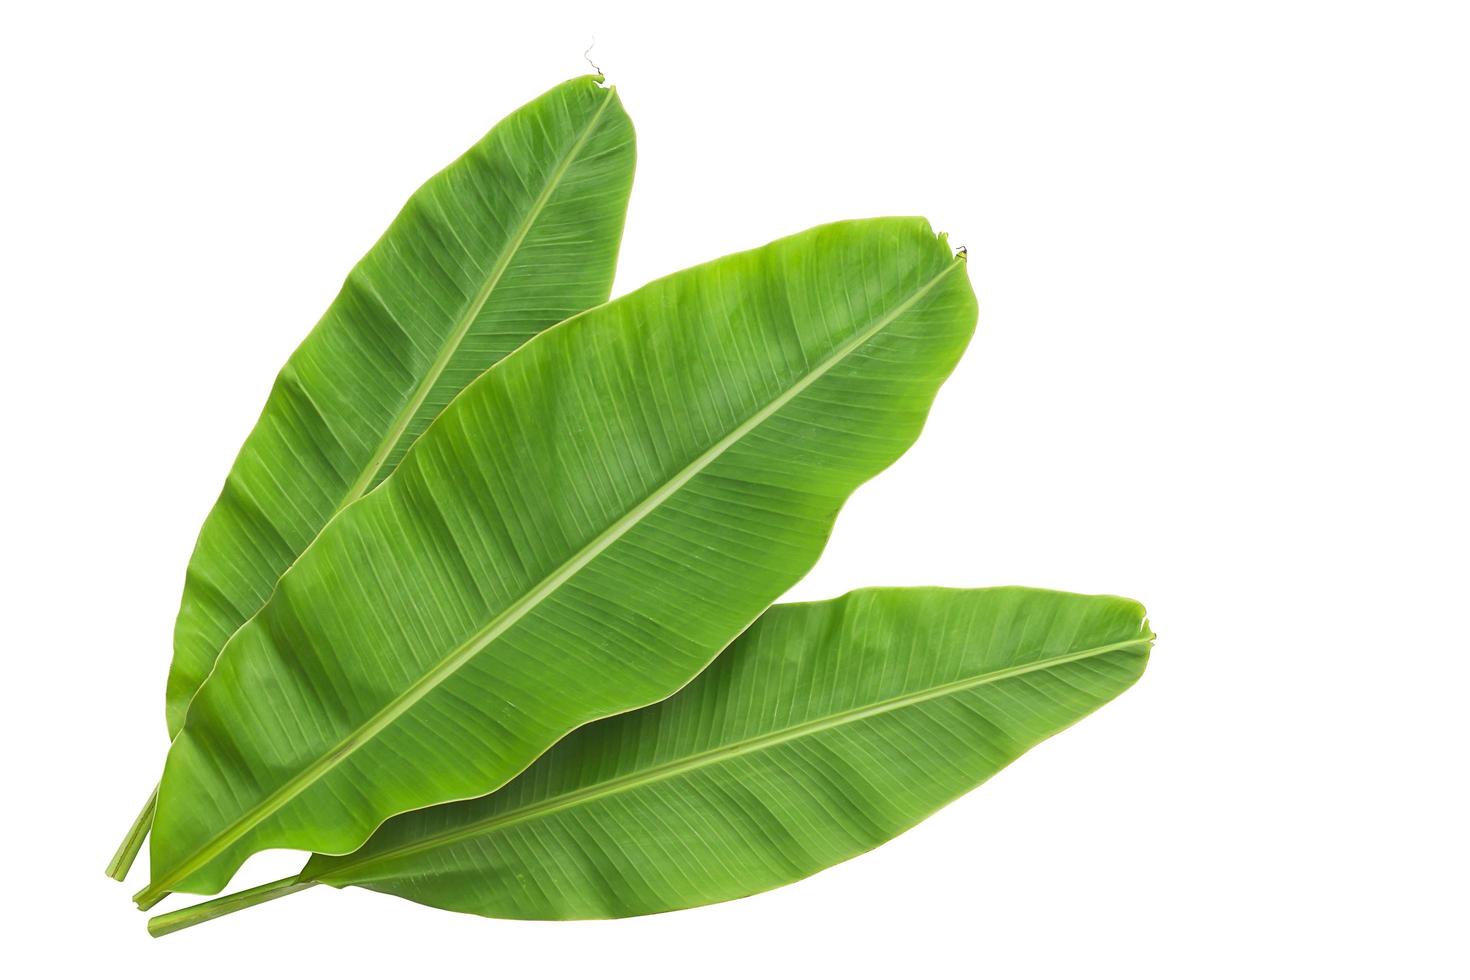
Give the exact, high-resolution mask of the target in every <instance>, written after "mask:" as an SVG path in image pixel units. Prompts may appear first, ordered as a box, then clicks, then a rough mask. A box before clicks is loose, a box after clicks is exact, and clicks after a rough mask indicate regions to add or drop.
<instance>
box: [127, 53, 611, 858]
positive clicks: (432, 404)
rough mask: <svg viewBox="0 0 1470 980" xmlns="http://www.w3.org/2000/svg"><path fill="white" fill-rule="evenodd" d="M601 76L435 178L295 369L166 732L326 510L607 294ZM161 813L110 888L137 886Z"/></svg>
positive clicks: (513, 121)
mask: <svg viewBox="0 0 1470 980" xmlns="http://www.w3.org/2000/svg"><path fill="white" fill-rule="evenodd" d="M600 81H601V76H586V77H583V78H577V79H573V80H572V81H569V82H566V83H564V84H562V85H559V86H557V87H556V88H554V89H552V90H551V91H550V92H547V93H546V94H545V95H542V96H541V97H540V98H538V99H536V100H535V101H533V102H531V103H529V104H527V105H525V106H523V107H521V108H520V109H518V110H516V112H514V113H512V114H511V115H510V116H509V117H507V118H506V119H505V120H503V121H502V122H501V123H500V124H499V125H497V126H496V127H495V128H494V129H492V130H491V131H490V132H489V133H488V134H487V135H486V136H485V137H484V138H483V139H481V140H480V142H478V143H476V144H475V145H474V146H473V147H471V148H470V150H469V151H468V152H467V153H465V154H464V156H462V157H460V158H459V159H458V160H456V161H455V162H454V163H452V164H450V165H449V166H448V167H446V168H445V169H444V170H442V171H441V172H440V173H438V174H437V175H435V176H434V177H433V178H431V179H430V180H429V181H428V182H427V183H426V184H424V186H423V187H421V188H420V189H419V190H418V191H417V192H416V193H415V194H414V195H413V196H412V197H410V198H409V200H408V203H407V204H406V205H405V206H404V208H403V210H402V212H401V213H400V214H399V215H398V217H397V218H396V219H395V220H394V222H393V223H392V225H391V226H390V227H389V228H388V231H387V232H386V233H385V234H384V235H383V237H382V238H381V239H380V240H379V241H378V243H377V244H376V245H374V246H373V248H372V250H371V251H369V252H368V254H367V255H366V256H364V257H363V259H362V261H361V262H359V263H358V264H357V266H356V267H355V268H354V269H353V270H352V272H351V273H350V274H349V275H348V277H347V281H346V283H345V284H344V285H343V287H342V290H341V292H340V293H339V294H338V296H337V299H336V300H335V301H334V302H333V304H332V305H331V307H330V308H329V309H328V310H327V312H326V315H325V316H323V317H322V319H321V321H320V322H319V323H318V324H317V326H316V327H315V328H314V329H313V330H312V332H311V334H310V335H309V336H308V337H307V338H306V340H305V341H304V342H303V343H302V345H301V346H300V347H299V348H298V349H297V350H296V352H295V353H294V354H292V356H291V358H290V360H289V361H287V362H286V366H285V368H284V369H283V370H282V371H281V374H280V376H279V377H278V378H277V379H276V384H275V387H274V388H273V390H272V391H271V395H270V398H269V399H268V400H267V402H266V405H265V410H264V411H263V412H262V413H261V416H260V420H259V421H258V422H257V423H256V425H255V429H254V430H253V431H252V432H251V433H250V435H249V437H248V438H247V439H246V440H245V444H244V446H242V447H241V449H240V454H239V456H238V458H237V459H236V460H235V464H234V467H233V468H232V469H231V470H230V474H229V476H228V477H227V478H226V481H225V486H224V490H223V492H222V493H221V494H220V498H219V500H218V502H217V503H216V504H215V505H214V508H213V509H212V510H211V511H210V513H209V516H208V517H206V518H205V521H204V526H203V528H202V529H201V530H200V532H199V540H198V542H197V544H196V545H195V547H194V554H193V556H192V557H191V558H190V560H189V567H188V571H187V573H186V575H185V580H184V595H183V600H182V601H181V603H180V605H179V615H178V619H177V621H176V623H175V626H174V658H173V665H172V666H171V668H170V670H169V677H168V690H167V721H168V734H169V738H173V737H174V736H175V735H177V734H178V732H179V728H180V727H182V725H183V723H184V713H185V711H186V710H187V708H188V705H189V701H190V700H191V699H192V698H193V697H194V692H195V691H197V690H198V689H199V685H200V684H201V683H202V682H203V681H204V678H205V676H206V675H207V674H208V673H209V671H210V670H211V669H212V668H213V667H214V662H215V658H216V657H218V656H219V651H220V648H221V647H222V646H224V643H225V641H226V640H227V639H229V637H230V636H231V634H233V633H234V632H235V630H236V629H238V628H239V627H240V625H241V624H242V623H244V622H245V621H246V620H247V619H249V618H250V617H251V616H253V615H254V614H255V613H256V611H257V610H259V609H260V607H261V606H262V605H263V604H264V603H265V600H266V598H267V597H268V596H269V595H270V593H271V590H272V589H273V588H274V587H275V584H276V580H277V579H279V578H280V576H281V573H282V572H284V571H285V570H286V569H287V568H288V567H289V566H290V565H291V563H292V562H293V561H295V560H296V557H297V556H298V555H300V554H301V552H302V550H303V549H304V548H305V547H306V546H307V544H308V543H310V542H311V540H312V539H313V538H315V537H316V535H317V533H318V532H319V531H320V530H321V529H322V527H323V526H324V525H325V524H326V523H327V521H328V520H329V519H330V518H331V517H332V515H333V514H335V513H337V512H338V511H339V510H341V509H342V508H343V507H345V506H346V505H347V504H350V503H351V502H352V501H354V500H356V499H357V498H358V497H360V496H362V495H363V494H364V493H366V492H367V491H368V490H370V489H371V488H372V487H374V486H375V485H377V483H379V482H380V481H381V480H382V478H383V477H384V476H385V475H386V474H387V473H388V472H389V471H391V470H392V468H393V467H394V466H395V465H397V463H398V460H399V459H401V458H402V456H403V454H404V452H405V451H406V450H407V448H408V446H409V445H410V444H411V443H412V442H413V440H414V439H416V438H417V437H418V435H419V433H421V432H422V431H423V430H424V428H425V427H426V426H427V425H428V423H429V421H430V420H431V419H432V418H433V417H434V416H436V415H438V414H439V412H440V411H442V410H443V408H444V406H445V405H446V404H448V402H449V400H450V399H451V398H452V397H453V396H454V395H455V394H456V393H457V392H458V391H459V390H460V389H461V388H463V387H464V386H465V385H466V384H468V383H469V382H470V381H472V380H473V379H474V378H475V377H477V376H478V375H479V374H480V373H481V372H482V371H484V370H485V368H487V367H489V366H490V365H491V364H494V363H495V362H496V361H498V360H500V359H501V358H502V357H504V356H505V355H506V354H509V353H510V352H511V351H512V350H514V349H515V348H516V347H519V346H520V345H521V344H522V343H524V342H525V341H526V340H528V339H529V338H531V337H532V336H534V335H536V334H537V333H539V332H540V331H542V330H544V329H545V328H547V327H549V326H551V325H553V324H555V323H558V322H560V321H562V320H564V319H566V318H567V317H569V316H571V315H572V314H574V313H579V312H581V311H582V310H585V309H588V308H589V307H592V306H596V305H597V304H599V303H602V302H604V301H606V300H607V297H608V295H609V293H610V292H611V290H612V282H613V272H614V267H615V265H616V263H617V254H618V244H619V241H620V240H621V238H622V232H623V216H624V214H625V212H626V210H627V204H628V194H629V192H630V190H631V189H632V184H633V165H634V157H635V149H634V140H633V125H632V123H631V121H630V120H629V119H628V117H627V114H626V113H624V112H623V108H622V105H621V103H620V102H619V101H618V97H617V94H616V93H615V92H614V91H613V90H612V89H611V88H607V89H604V88H601V87H600V86H599V84H598V83H599V82H600ZM153 804H154V798H153V797H149V800H148V803H147V804H146V805H145V806H144V808H143V811H142V812H141V813H140V814H139V815H138V818H137V820H136V821H135V822H134V824H133V827H132V829H131V830H130V831H129V833H128V836H127V837H126V838H125V839H124V840H123V842H122V844H121V846H120V847H119V848H118V851H117V853H116V854H115V855H114V857H113V860H112V863H111V864H110V865H109V866H108V870H107V873H108V874H109V875H110V876H112V877H114V878H117V879H119V880H120V879H122V878H123V877H124V876H126V874H127V871H128V868H129V867H130V866H131V865H132V863H133V858H134V857H135V856H136V854H137V852H138V849H139V847H141V845H142V843H143V838H144V837H145V836H146V834H147V832H148V827H149V823H150V821H151V820H152V816H153Z"/></svg>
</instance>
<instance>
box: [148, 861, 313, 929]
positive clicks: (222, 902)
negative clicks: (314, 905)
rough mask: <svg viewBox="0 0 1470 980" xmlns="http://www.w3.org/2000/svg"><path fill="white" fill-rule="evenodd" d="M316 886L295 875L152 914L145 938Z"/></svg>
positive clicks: (194, 924) (187, 926) (185, 927)
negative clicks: (180, 907) (171, 910)
mask: <svg viewBox="0 0 1470 980" xmlns="http://www.w3.org/2000/svg"><path fill="white" fill-rule="evenodd" d="M314 884H316V882H314V881H302V880H301V879H300V878H299V877H297V876H294V875H293V876H292V877H290V878H282V879H281V880H280V881H272V882H269V883H267V884H264V885H257V886H255V887H254V888H247V889H245V890H244V891H243V892H236V893H235V894H233V895H224V896H222V897H220V898H214V899H210V900H209V901H207V902H200V903H199V904H198V905H191V906H189V907H188V908H186V909H179V910H178V911H177V912H165V913H164V914H163V915H155V916H154V917H153V918H151V919H149V920H148V935H150V936H153V937H155V938H156V937H158V936H167V935H168V934H169V933H171V932H178V931H179V930H180V929H187V928H189V927H190V926H197V925H198V924H199V923H201V922H208V921H209V920H210V919H218V918H219V917H220V916H222V915H229V914H230V913H231V912H238V911H240V910H241V909H248V908H250V906H252V905H259V904H260V903H262V902H269V901H271V900H272V899H277V898H281V897H282V896H284V895H290V894H292V893H294V892H299V891H303V890H305V889H307V888H310V887H311V886H312V885H314Z"/></svg>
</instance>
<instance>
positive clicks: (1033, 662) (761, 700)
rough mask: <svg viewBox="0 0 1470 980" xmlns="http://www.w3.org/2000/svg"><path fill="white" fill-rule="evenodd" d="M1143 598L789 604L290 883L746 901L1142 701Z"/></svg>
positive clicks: (919, 597)
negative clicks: (1086, 724) (672, 684)
mask: <svg viewBox="0 0 1470 980" xmlns="http://www.w3.org/2000/svg"><path fill="white" fill-rule="evenodd" d="M1151 640H1152V634H1151V633H1150V632H1149V629H1148V625H1147V622H1146V621H1145V619H1144V612H1143V609H1142V607H1141V606H1139V605H1138V604H1137V603H1135V602H1132V601H1129V600H1127V599H1119V598H1114V597H1110V596H1079V595H1069V594H1066V593H1060V592H1048V591H1041V590H1035V589H1020V588H1001V589H977V590H951V589H867V590H862V591H859V592H854V593H851V594H849V595H847V596H844V597H842V598H840V599H835V600H831V601H828V602H817V603H807V604H799V605H785V606H775V607H773V608H772V609H771V610H770V611H768V612H767V613H766V614H765V615H764V616H762V617H761V618H760V620H759V621H757V622H756V624H755V625H754V626H752V627H751V628H750V629H749V630H748V631H746V632H745V633H744V634H743V635H742V636H741V637H740V638H739V639H738V640H736V641H735V642H734V643H733V644H731V646H730V647H729V649H728V650H726V651H725V653H723V654H722V655H721V656H720V657H719V659H718V660H716V661H715V663H714V664H713V666H711V667H710V668H709V669H708V670H706V671H705V672H704V673H703V674H701V675H700V676H699V677H698V678H696V679H695V680H694V682H693V683H691V684H690V685H689V686H688V687H686V688H685V689H684V690H682V691H680V692H679V693H678V694H676V695H674V696H673V697H672V698H670V699H669V700H667V701H664V702H662V703H659V704H656V705H654V706H652V707H649V708H645V709H643V710H641V711H636V712H632V713H629V714H625V715H620V716H618V717H616V718H610V719H607V720H605V721H600V722H597V723H595V724H592V725H588V726H587V727H585V728H583V729H581V730H579V731H577V732H574V733H573V734H572V735H570V736H568V737H567V738H566V739H564V740H563V741H561V742H560V743H558V744H557V745H556V746H555V747H554V748H553V749H552V750H551V751H550V752H548V753H546V755H544V756H542V757H541V758H540V759H539V760H537V762H536V763H535V764H534V765H533V766H532V767H531V768H530V769H528V770H527V771H526V772H525V773H523V774H522V775H521V776H520V777H518V778H517V779H515V780H514V781H513V782H511V783H510V784H509V785H507V786H506V787H505V788H504V789H502V790H500V791H499V792H497V793H495V794H493V795H490V796H487V797H484V798H482V799H478V800H472V801H468V802H463V803H451V804H446V805H444V806H439V807H433V808H431V809H428V810H421V811H418V812H415V813H406V814H403V815H402V816H399V817H395V818H394V819H393V820H390V821H389V822H388V823H387V824H385V825H384V826H383V827H382V828H381V829H380V830H379V831H378V832H377V833H376V834H374V835H373V837H372V839H371V840H370V841H368V843H367V844H366V845H365V846H364V847H363V848H362V849H361V850H359V851H357V852H356V853H354V854H349V855H346V856H343V857H325V856H316V857H313V858H312V859H311V860H310V861H309V862H308V863H307V866H306V868H305V869H304V870H303V871H302V873H301V874H300V875H299V876H298V877H296V878H293V879H287V880H285V881H282V882H275V883H272V884H271V885H268V886H264V887H263V888H261V889H254V890H251V891H250V892H246V893H243V894H241V895H238V896H231V897H230V898H227V899H221V900H217V902H211V903H207V904H206V905H203V906H199V907H196V908H194V909H185V910H183V911H181V912H177V913H171V914H170V915H167V916H160V917H158V919H156V920H155V921H154V922H152V923H150V924H149V929H150V931H152V932H154V934H155V935H159V934H162V933H165V932H170V931H173V930H174V929H177V928H182V927H184V926H187V925H192V924H194V923H196V922H200V921H204V920H206V919H209V918H213V917H215V916H216V915H220V914H224V913H226V912H229V911H233V910H235V909H237V908H243V907H245V906H247V905H251V904H257V903H258V902H260V901H265V900H268V899H271V898H276V897H279V896H281V895H284V894H288V893H290V892H292V891H299V890H300V889H301V888H303V887H306V886H307V885H310V884H314V883H318V882H324V883H327V884H331V885H335V886H339V887H340V886H345V885H359V886H362V887H365V888H370V889H373V890H375V891H381V892H386V893H389V894H393V895H400V896H402V897H404V898H408V899H411V900H413V901H415V902H421V903H423V904H425V905H433V906H437V907H439V908H446V909H453V910H455V911H460V912H473V913H476V914H479V915H488V916H496V917H500V918H514V919H586V918H610V917H619V916H629V915H644V914H647V913H651V912H664V911H669V910H672V909H680V908H689V907H691V906H696V905H706V904H709V903H711V902H721V901H726V900H728V899H732V898H739V897H741V896H744V895H750V894H753V893H755V892H760V891H764V890H766V889H769V888H775V887H777V886H779V885H783V884H787V883H789V882H792V881H796V880H797V879H799V878H804V877H806V876H807V875H810V874H813V873H814V872H817V871H820V870H822V869H823V868H827V867H830V866H831V865H833V864H836V863H838V862H840V861H844V860H846V859H848V858H850V857H853V856H854V855H857V854H860V853H862V852H863V851H866V850H869V849H870V848H873V847H876V846H877V845H879V844H881V843H883V842H884V841H886V840H889V839H890V838H892V837H894V836H895V835H897V834H899V833H902V832H903V831H904V830H906V829H908V828H909V827H911V826H913V825H914V824H915V823H918V822H919V821H920V820H922V819H924V818H925V817H927V816H928V815H929V814H931V813H933V812H934V811H935V810H937V809H939V808H940V807H941V806H943V805H944V804H946V803H948V802H949V801H951V800H953V799H954V798H955V797H957V796H959V795H960V794H962V793H964V792H966V791H968V790H970V789H972V788H973V787H975V786H977V785H978V784H980V783H982V782H984V781H985V780H986V779H988V778H989V777H990V776H992V775H993V774H995V773H996V772H997V771H999V770H1000V769H1001V768H1002V767H1004V766H1005V765H1007V764H1009V763H1010V762H1012V761H1014V760H1015V759H1016V758H1018V757H1019V756H1020V755H1021V754H1022V753H1024V752H1025V751H1026V750H1027V749H1029V748H1030V747H1031V746H1033V745H1035V744H1036V743H1038V742H1040V741H1041V740H1043V739H1045V738H1047V737H1049V736H1051V735H1054V734H1055V733H1057V732H1059V731H1061V730H1062V729H1064V728H1066V727H1067V726H1069V725H1071V724H1073V723H1074V722H1076V721H1077V720H1079V719H1080V718H1082V717H1084V716H1086V715H1087V714H1089V713H1091V712H1092V711H1094V710H1095V709H1097V708H1098V707H1099V706H1101V705H1102V704H1105V703H1106V702H1108V701H1109V700H1111V699H1112V698H1114V697H1116V696H1117V695H1118V694H1119V693H1121V692H1122V691H1123V690H1125V689H1126V688H1128V687H1129V686H1130V685H1131V684H1132V683H1133V682H1134V681H1135V680H1137V679H1138V677H1139V676H1140V675H1141V674H1142V673H1143V669H1144V665H1145V663H1146V662H1147V660H1148V653H1149V648H1150V644H1151Z"/></svg>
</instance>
